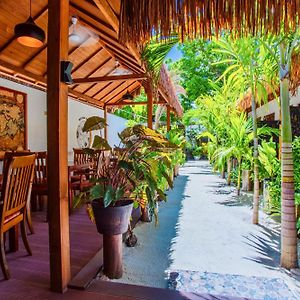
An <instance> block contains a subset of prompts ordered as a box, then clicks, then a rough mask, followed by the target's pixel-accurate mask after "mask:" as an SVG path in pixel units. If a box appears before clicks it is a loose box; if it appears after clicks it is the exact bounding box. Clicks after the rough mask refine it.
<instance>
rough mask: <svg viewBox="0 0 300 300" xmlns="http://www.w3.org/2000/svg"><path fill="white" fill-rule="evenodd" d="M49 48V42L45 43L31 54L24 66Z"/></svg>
mask: <svg viewBox="0 0 300 300" xmlns="http://www.w3.org/2000/svg"><path fill="white" fill-rule="evenodd" d="M46 48H47V43H45V44H44V45H43V46H42V47H41V48H39V49H38V51H36V52H35V53H34V54H33V55H31V56H30V57H29V58H28V59H27V60H26V61H25V62H24V63H23V65H22V68H23V69H25V68H26V66H27V65H28V64H30V62H32V61H33V60H34V59H35V58H36V57H37V56H38V55H39V54H41V53H42V52H43V51H44V50H45V49H46Z"/></svg>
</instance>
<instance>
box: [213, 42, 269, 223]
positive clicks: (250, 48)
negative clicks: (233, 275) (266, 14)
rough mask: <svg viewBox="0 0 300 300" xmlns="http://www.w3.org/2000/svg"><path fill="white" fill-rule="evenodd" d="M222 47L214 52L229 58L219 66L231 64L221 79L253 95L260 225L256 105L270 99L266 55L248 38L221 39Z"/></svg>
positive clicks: (255, 220) (255, 219)
mask: <svg viewBox="0 0 300 300" xmlns="http://www.w3.org/2000/svg"><path fill="white" fill-rule="evenodd" d="M216 43H217V45H218V46H219V48H218V49H216V50H215V51H217V52H220V53H222V54H224V55H225V56H227V57H228V58H227V59H224V60H222V61H220V62H218V64H220V63H229V66H228V68H227V69H226V70H225V72H224V73H223V75H222V76H221V78H224V77H225V76H227V75H229V76H228V81H229V82H230V83H231V86H232V88H233V89H240V91H241V92H242V93H244V92H245V91H246V92H250V94H251V109H252V123H253V127H252V129H253V172H254V193H253V216H252V223H253V224H258V211H259V176H258V175H259V174H258V136H257V115H256V102H257V101H261V100H266V99H267V95H268V93H267V90H266V88H265V87H266V84H267V85H268V86H271V84H270V82H271V80H270V79H268V78H267V74H269V73H268V72H266V70H267V69H268V66H269V64H268V63H266V62H267V61H266V59H265V52H263V51H262V49H261V46H260V44H259V42H258V40H257V39H256V38H254V37H247V38H243V39H239V40H232V39H230V38H228V39H222V40H219V41H217V42H216Z"/></svg>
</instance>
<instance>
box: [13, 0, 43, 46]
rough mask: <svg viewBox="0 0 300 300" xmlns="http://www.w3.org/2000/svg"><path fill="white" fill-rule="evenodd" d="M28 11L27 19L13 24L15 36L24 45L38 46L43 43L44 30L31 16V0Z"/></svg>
mask: <svg viewBox="0 0 300 300" xmlns="http://www.w3.org/2000/svg"><path fill="white" fill-rule="evenodd" d="M29 12H30V15H29V18H28V19H27V21H26V22H24V23H20V24H17V25H16V26H15V37H16V39H17V41H18V42H19V43H20V44H22V45H24V46H27V47H33V48H39V47H41V46H43V44H44V41H45V32H44V30H43V29H42V28H41V27H39V26H37V25H36V24H35V22H34V20H33V18H32V16H31V0H29Z"/></svg>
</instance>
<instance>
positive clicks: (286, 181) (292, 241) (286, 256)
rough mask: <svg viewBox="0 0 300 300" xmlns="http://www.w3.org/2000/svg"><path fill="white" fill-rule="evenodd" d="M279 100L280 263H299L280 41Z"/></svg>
mask: <svg viewBox="0 0 300 300" xmlns="http://www.w3.org/2000/svg"><path fill="white" fill-rule="evenodd" d="M280 56H281V64H280V101H281V137H282V147H281V260H280V263H281V266H282V267H284V268H287V269H291V268H297V267H298V257H297V230H296V213H295V188H294V165H293V164H294V162H293V153H292V129H291V116H290V99H289V68H288V66H287V64H286V63H285V61H284V58H285V57H286V47H285V45H284V44H283V43H282V44H281V45H280Z"/></svg>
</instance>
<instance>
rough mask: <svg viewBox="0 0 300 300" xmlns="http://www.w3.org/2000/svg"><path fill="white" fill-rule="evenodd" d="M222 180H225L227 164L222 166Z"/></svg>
mask: <svg viewBox="0 0 300 300" xmlns="http://www.w3.org/2000/svg"><path fill="white" fill-rule="evenodd" d="M221 178H222V179H224V178H225V164H224V163H223V164H222V168H221Z"/></svg>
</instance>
